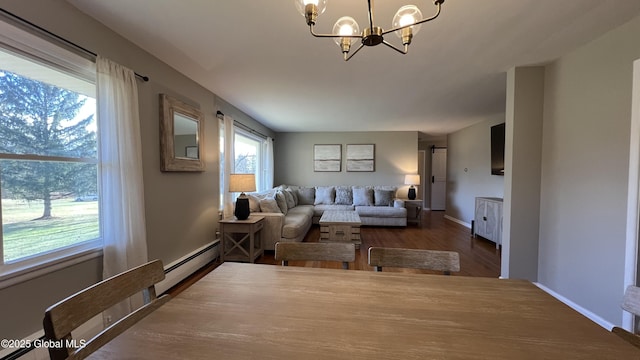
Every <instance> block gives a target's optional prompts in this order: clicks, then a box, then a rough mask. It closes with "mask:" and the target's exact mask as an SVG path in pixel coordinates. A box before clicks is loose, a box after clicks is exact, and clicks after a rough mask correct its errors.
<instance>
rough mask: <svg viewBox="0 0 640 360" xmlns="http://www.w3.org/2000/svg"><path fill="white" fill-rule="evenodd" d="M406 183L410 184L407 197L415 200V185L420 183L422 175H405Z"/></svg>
mask: <svg viewBox="0 0 640 360" xmlns="http://www.w3.org/2000/svg"><path fill="white" fill-rule="evenodd" d="M404 184H405V185H410V186H409V193H408V194H407V197H408V198H409V200H414V199H415V198H416V188H415V187H414V185H420V175H405V176H404Z"/></svg>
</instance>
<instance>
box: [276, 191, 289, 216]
mask: <svg viewBox="0 0 640 360" xmlns="http://www.w3.org/2000/svg"><path fill="white" fill-rule="evenodd" d="M276 203H277V204H278V207H279V208H280V212H281V213H283V214H285V215H287V211H288V210H289V208H288V207H287V199H286V198H285V197H284V193H283V192H282V191H281V190H278V191H276Z"/></svg>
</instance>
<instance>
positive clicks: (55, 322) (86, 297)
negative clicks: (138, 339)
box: [43, 260, 169, 359]
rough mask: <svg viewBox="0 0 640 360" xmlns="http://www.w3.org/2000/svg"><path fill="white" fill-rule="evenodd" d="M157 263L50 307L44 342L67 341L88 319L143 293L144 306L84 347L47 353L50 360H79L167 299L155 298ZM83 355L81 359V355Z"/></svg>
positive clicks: (159, 269) (160, 269)
mask: <svg viewBox="0 0 640 360" xmlns="http://www.w3.org/2000/svg"><path fill="white" fill-rule="evenodd" d="M164 277H165V275H164V269H163V266H162V262H161V261H160V260H154V261H151V262H149V263H146V264H144V265H141V266H138V267H135V268H133V269H130V270H128V271H125V272H123V273H121V274H118V275H115V276H113V277H111V278H108V279H105V280H103V281H101V282H99V283H97V284H95V285H93V286H90V287H88V288H86V289H84V290H82V291H80V292H78V293H76V294H74V295H72V296H70V297H68V298H66V299H64V300H62V301H60V302H58V303H56V304H54V305H52V306H50V307H49V308H48V309H47V310H46V311H45V316H44V320H43V326H44V332H45V338H46V339H48V340H54V341H57V340H61V339H71V332H72V331H73V330H75V329H77V328H78V327H79V326H80V325H82V324H84V323H85V322H87V321H88V320H89V319H91V318H93V317H94V316H96V315H98V314H100V313H101V312H103V311H105V310H107V309H109V308H110V307H112V306H113V305H115V304H117V303H119V302H121V301H123V300H125V299H127V298H129V297H131V296H133V295H135V294H137V293H140V292H143V298H144V302H145V305H144V306H142V307H141V308H139V309H137V310H136V311H134V312H132V313H131V314H129V315H127V316H126V317H125V318H123V319H120V320H119V321H117V322H116V323H114V324H112V325H111V326H110V327H108V328H107V329H105V330H103V331H102V332H101V333H100V334H98V335H96V337H94V338H93V339H91V340H89V341H87V343H86V344H85V346H84V347H82V348H78V349H67V348H63V349H53V348H51V349H49V350H50V356H51V358H52V359H67V358H74V359H81V358H84V357H86V355H88V354H90V353H91V352H93V351H95V350H96V349H97V348H98V347H100V346H101V345H103V344H104V343H106V342H107V341H109V340H111V339H112V338H113V337H115V336H116V335H117V334H119V333H120V332H122V331H124V330H125V329H126V328H128V327H129V326H131V325H132V324H133V323H135V322H137V321H138V320H140V319H141V318H142V317H144V316H146V315H147V314H148V313H150V312H151V311H153V310H154V309H155V308H157V307H158V306H160V305H162V304H163V303H165V302H166V301H167V300H169V297H168V296H167V295H165V296H162V297H160V298H157V297H156V293H155V284H156V283H158V282H159V281H162V280H163V279H164ZM85 353H86V355H82V354H85Z"/></svg>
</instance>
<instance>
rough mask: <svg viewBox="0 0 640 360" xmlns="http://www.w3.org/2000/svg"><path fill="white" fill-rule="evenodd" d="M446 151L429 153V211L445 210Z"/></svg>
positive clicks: (444, 149)
mask: <svg viewBox="0 0 640 360" xmlns="http://www.w3.org/2000/svg"><path fill="white" fill-rule="evenodd" d="M446 193H447V149H446V148H439V149H438V148H433V150H432V151H431V210H445V208H446V203H447V201H446V200H447V196H446Z"/></svg>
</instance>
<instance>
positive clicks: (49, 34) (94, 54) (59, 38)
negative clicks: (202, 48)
mask: <svg viewBox="0 0 640 360" xmlns="http://www.w3.org/2000/svg"><path fill="white" fill-rule="evenodd" d="M0 11H2V12H3V13H4V14H5V15H8V16H9V17H12V18H13V19H15V20H18V21H19V22H21V23H22V24H24V25H27V26H29V27H31V28H33V29H36V30H38V31H40V32H42V33H44V34H45V35H47V36H50V37H52V38H54V39H56V40H59V41H62V42H63V43H65V44H67V45H70V46H72V47H74V48H76V49H77V50H80V51H82V52H84V53H85V54H89V55H91V56H93V57H94V58H96V57H97V56H98V54H96V53H95V52H93V51H91V50H89V49H87V48H85V47H83V46H80V45H78V44H76V43H74V42H72V41H70V40H67V39H65V38H63V37H62V36H59V35H57V34H54V33H52V32H51V31H49V30H47V29H45V28H43V27H41V26H39V25H36V24H34V23H32V22H31V21H29V20H27V19H24V18H22V17H20V16H18V15H16V14H13V13H11V12H9V11H7V10H5V9H2V8H0ZM134 74H136V76H137V77H138V78H140V79H142V80H144V81H149V77H148V76H144V75H140V74H138V73H137V72H134Z"/></svg>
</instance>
